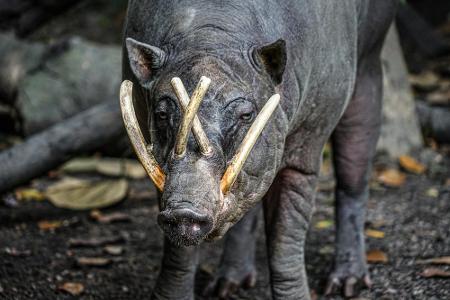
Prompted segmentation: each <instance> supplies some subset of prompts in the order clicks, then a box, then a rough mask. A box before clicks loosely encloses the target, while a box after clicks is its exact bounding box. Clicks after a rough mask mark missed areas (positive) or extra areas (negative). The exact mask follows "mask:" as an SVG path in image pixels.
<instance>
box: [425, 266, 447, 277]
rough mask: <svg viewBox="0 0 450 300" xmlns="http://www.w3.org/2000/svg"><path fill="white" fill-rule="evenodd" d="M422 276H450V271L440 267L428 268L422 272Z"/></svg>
mask: <svg viewBox="0 0 450 300" xmlns="http://www.w3.org/2000/svg"><path fill="white" fill-rule="evenodd" d="M420 276H422V277H426V278H430V277H444V278H445V277H450V272H448V271H445V270H441V269H438V268H426V269H425V270H423V272H422V273H420Z"/></svg>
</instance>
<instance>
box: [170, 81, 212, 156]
mask: <svg viewBox="0 0 450 300" xmlns="http://www.w3.org/2000/svg"><path fill="white" fill-rule="evenodd" d="M210 83H211V79H209V78H208V77H205V76H202V77H201V78H200V81H199V83H198V85H197V87H196V88H195V90H194V93H193V94H192V97H191V101H189V104H188V106H187V107H186V111H185V113H184V115H183V118H182V119H181V124H180V127H179V128H178V134H177V138H176V141H175V155H176V157H182V156H183V155H184V153H185V151H186V145H187V141H188V137H189V132H190V131H191V128H192V123H193V120H194V117H195V116H196V114H197V111H198V109H199V107H200V103H201V102H202V100H203V97H204V96H205V94H206V91H207V90H208V87H209V84H210Z"/></svg>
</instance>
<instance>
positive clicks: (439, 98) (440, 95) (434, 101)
mask: <svg viewBox="0 0 450 300" xmlns="http://www.w3.org/2000/svg"><path fill="white" fill-rule="evenodd" d="M427 102H428V103H430V104H431V105H449V104H450V90H447V91H435V92H432V93H429V94H428V95H427Z"/></svg>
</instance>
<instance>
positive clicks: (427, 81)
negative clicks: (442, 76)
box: [409, 71, 439, 92]
mask: <svg viewBox="0 0 450 300" xmlns="http://www.w3.org/2000/svg"><path fill="white" fill-rule="evenodd" d="M409 82H410V83H411V85H412V86H414V87H415V88H416V89H418V90H420V91H423V92H430V91H432V90H435V89H437V88H438V87H439V77H438V76H437V75H436V74H435V73H434V72H431V71H427V72H423V73H421V74H417V75H409Z"/></svg>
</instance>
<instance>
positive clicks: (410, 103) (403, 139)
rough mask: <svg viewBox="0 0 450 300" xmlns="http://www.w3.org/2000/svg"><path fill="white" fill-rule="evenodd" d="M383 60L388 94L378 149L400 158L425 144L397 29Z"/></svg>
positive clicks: (388, 44) (384, 85) (386, 95)
mask: <svg viewBox="0 0 450 300" xmlns="http://www.w3.org/2000/svg"><path fill="white" fill-rule="evenodd" d="M381 57H382V58H381V60H382V65H383V70H384V78H383V89H384V91H383V121H382V126H381V136H380V140H379V142H378V149H379V150H384V151H387V152H388V153H389V154H390V155H391V156H392V157H398V156H400V155H402V154H406V153H409V152H410V151H411V150H412V149H414V148H417V147H421V146H422V142H423V141H422V135H421V132H420V129H419V122H418V120H417V116H416V112H415V103H414V99H413V95H412V93H411V89H410V85H409V82H408V73H407V71H406V65H405V61H404V59H403V54H402V49H401V47H400V44H399V41H398V35H397V31H396V29H395V26H392V27H391V28H390V30H389V33H388V35H387V37H386V41H385V45H384V48H383V52H382V55H381Z"/></svg>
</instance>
